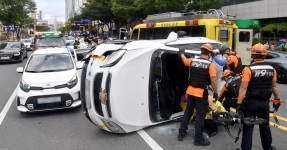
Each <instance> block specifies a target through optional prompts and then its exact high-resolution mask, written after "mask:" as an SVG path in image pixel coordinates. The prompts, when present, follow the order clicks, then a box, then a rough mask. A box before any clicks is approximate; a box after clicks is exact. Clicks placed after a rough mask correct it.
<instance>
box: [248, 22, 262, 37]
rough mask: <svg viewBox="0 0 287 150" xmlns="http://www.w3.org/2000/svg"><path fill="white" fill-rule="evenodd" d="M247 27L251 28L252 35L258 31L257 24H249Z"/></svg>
mask: <svg viewBox="0 0 287 150" xmlns="http://www.w3.org/2000/svg"><path fill="white" fill-rule="evenodd" d="M249 29H253V36H254V35H255V34H257V33H259V32H260V26H259V25H258V24H251V25H249Z"/></svg>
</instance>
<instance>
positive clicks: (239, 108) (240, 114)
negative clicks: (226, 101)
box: [236, 103, 243, 118]
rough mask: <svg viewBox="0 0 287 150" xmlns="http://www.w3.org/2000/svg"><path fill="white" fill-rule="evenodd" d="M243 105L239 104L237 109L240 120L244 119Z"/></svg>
mask: <svg viewBox="0 0 287 150" xmlns="http://www.w3.org/2000/svg"><path fill="white" fill-rule="evenodd" d="M242 107H243V106H242V104H238V103H237V107H236V115H237V116H238V117H239V118H242V117H243V108H242Z"/></svg>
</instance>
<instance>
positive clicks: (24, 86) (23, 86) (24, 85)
mask: <svg viewBox="0 0 287 150" xmlns="http://www.w3.org/2000/svg"><path fill="white" fill-rule="evenodd" d="M20 88H21V90H23V91H24V92H29V91H30V85H29V84H27V83H26V82H25V81H24V80H23V79H22V80H21V81H20Z"/></svg>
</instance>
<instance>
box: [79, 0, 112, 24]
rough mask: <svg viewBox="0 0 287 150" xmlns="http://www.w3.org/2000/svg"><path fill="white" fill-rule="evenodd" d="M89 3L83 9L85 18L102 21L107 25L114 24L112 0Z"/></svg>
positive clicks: (97, 0) (89, 0)
mask: <svg viewBox="0 0 287 150" xmlns="http://www.w3.org/2000/svg"><path fill="white" fill-rule="evenodd" d="M88 2H89V3H88V4H85V7H84V8H83V9H82V14H81V16H82V17H83V18H87V19H92V20H100V21H101V22H102V23H104V24H106V25H108V24H109V23H112V22H113V19H114V14H113V12H112V10H111V8H112V0H88Z"/></svg>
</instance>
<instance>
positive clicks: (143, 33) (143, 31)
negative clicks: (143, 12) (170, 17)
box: [140, 28, 147, 40]
mask: <svg viewBox="0 0 287 150" xmlns="http://www.w3.org/2000/svg"><path fill="white" fill-rule="evenodd" d="M146 39H147V29H145V28H141V29H140V40H146Z"/></svg>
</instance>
